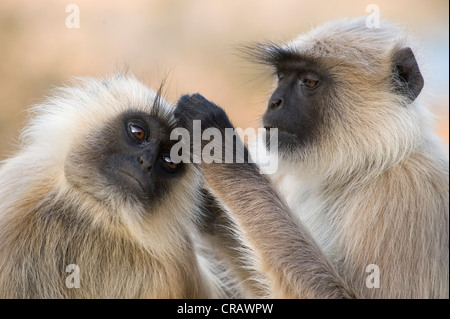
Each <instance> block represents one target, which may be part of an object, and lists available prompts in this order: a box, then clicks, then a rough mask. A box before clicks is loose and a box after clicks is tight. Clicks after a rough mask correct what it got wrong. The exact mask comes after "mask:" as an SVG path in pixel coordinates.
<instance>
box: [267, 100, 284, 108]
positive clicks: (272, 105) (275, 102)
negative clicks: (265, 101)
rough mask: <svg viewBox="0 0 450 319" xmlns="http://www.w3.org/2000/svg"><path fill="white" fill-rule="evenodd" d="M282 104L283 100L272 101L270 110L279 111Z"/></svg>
mask: <svg viewBox="0 0 450 319" xmlns="http://www.w3.org/2000/svg"><path fill="white" fill-rule="evenodd" d="M282 104H283V99H282V98H275V99H272V100H270V101H269V109H271V110H275V109H278V108H279V107H281V105H282Z"/></svg>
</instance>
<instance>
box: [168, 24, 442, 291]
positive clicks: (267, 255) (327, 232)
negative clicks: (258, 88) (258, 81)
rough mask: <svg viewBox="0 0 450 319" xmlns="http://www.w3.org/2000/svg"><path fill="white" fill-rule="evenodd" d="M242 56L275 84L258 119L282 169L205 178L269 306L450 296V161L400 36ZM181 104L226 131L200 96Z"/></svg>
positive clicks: (349, 31) (342, 35)
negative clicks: (244, 247)
mask: <svg viewBox="0 0 450 319" xmlns="http://www.w3.org/2000/svg"><path fill="white" fill-rule="evenodd" d="M246 53H248V54H250V55H251V56H252V57H253V58H254V59H257V60H258V61H260V62H261V63H263V64H267V65H270V66H271V67H272V68H273V70H274V74H276V75H277V77H278V83H277V86H276V88H275V90H274V92H273V95H272V96H271V98H270V100H269V102H268V107H267V110H266V112H265V114H264V116H263V119H262V120H263V121H262V122H263V125H264V127H265V128H267V129H270V128H277V129H278V137H279V139H278V153H277V154H275V153H273V154H271V156H278V158H279V167H278V170H277V172H276V173H275V174H273V175H271V176H270V181H269V180H267V178H266V176H262V175H259V172H258V171H257V169H256V168H255V166H254V165H252V164H249V163H245V164H214V163H212V164H203V165H202V166H203V171H204V174H205V178H206V181H207V185H208V187H209V188H210V189H211V190H212V193H213V194H214V195H215V196H217V197H218V198H219V200H220V201H221V202H222V203H223V207H225V208H226V211H227V213H228V214H230V216H231V217H232V218H233V219H234V220H235V222H236V225H237V226H238V227H239V228H240V230H241V231H242V233H243V236H244V238H245V241H246V242H247V244H248V245H249V246H250V248H251V249H252V250H253V251H254V252H255V256H256V261H255V264H256V267H257V269H258V271H260V272H261V273H263V274H265V276H266V278H267V280H268V283H269V288H270V293H271V296H275V297H291V298H292V297H294V298H296V297H301V298H304V297H308V298H309V297H312V298H328V297H330V298H340V297H343V298H353V297H358V298H448V297H449V178H448V177H449V171H448V170H449V166H448V164H449V163H448V153H447V152H446V151H445V149H444V147H443V146H442V145H441V143H440V142H439V141H438V139H437V138H436V137H435V136H434V135H433V133H432V129H431V128H430V123H429V120H428V119H429V114H428V112H427V110H426V108H425V107H424V105H423V101H421V100H422V96H420V97H419V94H420V93H421V90H422V88H423V85H424V80H423V77H422V75H421V72H420V70H419V67H418V64H417V62H416V59H415V56H414V54H413V52H412V50H411V49H410V47H409V44H408V40H407V38H406V36H404V35H403V34H402V33H401V32H399V31H398V29H397V27H395V26H393V25H390V24H388V23H387V22H384V23H382V24H381V27H380V28H375V29H369V28H367V27H366V25H365V20H364V19H362V18H358V19H351V20H345V19H344V20H339V21H334V22H330V23H327V24H325V25H323V26H320V27H318V28H316V29H314V30H312V31H310V32H309V33H306V34H303V35H300V36H298V37H297V38H296V39H294V40H292V41H290V42H288V43H286V44H284V45H276V44H273V43H269V44H258V45H256V46H252V47H250V48H248V50H247V52H246ZM181 102H182V103H181V104H180V105H179V107H181V109H182V111H183V112H184V113H185V114H189V113H190V115H189V116H188V118H191V119H192V118H194V119H202V120H203V122H205V124H204V126H205V127H208V126H213V127H215V126H216V127H232V125H231V123H230V122H229V121H227V118H226V115H224V114H222V113H223V111H221V110H220V109H219V108H218V107H217V106H214V105H209V106H208V103H209V102H207V101H206V100H204V99H203V98H202V97H201V96H198V95H194V96H191V97H183V98H182V100H181ZM183 112H181V111H180V112H179V114H180V115H179V116H180V117H182V116H185V115H181V114H182V113H183ZM221 112H222V113H221ZM175 114H177V112H175ZM224 119H225V120H224ZM203 122H202V123H203ZM267 140H268V139H266V141H267ZM267 147H269V143H267ZM271 184H273V185H275V187H276V188H277V190H278V192H279V193H280V194H281V196H278V195H277V194H276V192H275V191H273V189H272V188H271V187H272V186H271ZM285 202H286V203H287V206H286V204H284V203H285Z"/></svg>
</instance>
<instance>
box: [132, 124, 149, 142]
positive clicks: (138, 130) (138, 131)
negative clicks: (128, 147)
mask: <svg viewBox="0 0 450 319" xmlns="http://www.w3.org/2000/svg"><path fill="white" fill-rule="evenodd" d="M128 129H129V130H130V132H131V134H133V136H134V137H136V138H137V139H138V140H139V141H143V140H145V139H146V138H147V133H146V132H145V130H144V129H143V128H142V127H140V126H138V125H135V124H130V125H129V126H128Z"/></svg>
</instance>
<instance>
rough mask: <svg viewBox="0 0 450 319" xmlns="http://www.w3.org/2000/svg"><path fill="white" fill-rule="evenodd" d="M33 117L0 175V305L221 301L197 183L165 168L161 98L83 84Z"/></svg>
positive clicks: (114, 85) (118, 79) (195, 176)
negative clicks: (202, 241) (198, 238)
mask: <svg viewBox="0 0 450 319" xmlns="http://www.w3.org/2000/svg"><path fill="white" fill-rule="evenodd" d="M32 111H33V117H32V119H31V122H30V124H29V126H28V127H27V128H26V129H25V130H24V132H23V134H22V136H21V137H22V145H21V148H20V150H19V151H18V152H17V154H16V155H14V156H12V157H11V158H9V159H7V160H6V161H4V162H3V163H2V165H1V167H0V298H218V297H224V296H226V295H227V292H226V290H225V288H224V285H222V283H221V282H220V280H221V279H220V278H218V277H217V276H216V274H214V273H213V272H212V271H211V270H210V268H209V265H208V261H207V260H206V257H205V256H202V255H201V254H200V253H199V252H198V251H199V250H196V247H195V243H194V240H193V236H192V231H193V230H194V229H195V227H196V226H195V223H196V219H198V218H199V210H198V207H199V201H200V200H201V197H200V196H202V194H201V183H202V178H201V175H200V174H199V172H198V168H196V167H195V166H194V165H193V164H185V163H180V164H175V163H173V161H171V158H170V155H169V153H170V148H171V146H172V144H173V143H174V141H171V140H170V139H169V133H170V131H171V130H172V128H173V127H174V125H175V121H174V117H173V114H172V113H173V108H172V107H170V106H169V105H168V103H167V102H165V101H164V100H163V99H162V98H161V94H160V92H157V93H155V92H153V91H151V90H150V89H148V88H146V87H145V86H144V85H143V84H141V83H140V82H139V81H138V80H137V79H136V78H134V77H133V76H128V75H118V76H114V77H111V78H108V79H106V80H96V79H89V78H86V79H81V80H79V81H78V82H76V83H75V84H74V86H72V87H64V88H60V89H57V90H56V91H55V93H54V95H53V97H51V98H49V99H48V100H47V101H45V102H44V103H42V104H39V105H37V106H35V107H34V108H33V110H32ZM75 271H76V273H75ZM74 275H76V276H78V278H76V277H74Z"/></svg>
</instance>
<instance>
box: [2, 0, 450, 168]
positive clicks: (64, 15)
mask: <svg viewBox="0 0 450 319" xmlns="http://www.w3.org/2000/svg"><path fill="white" fill-rule="evenodd" d="M71 4H75V5H76V8H75V9H74V7H73V6H70V5H71ZM370 4H375V5H377V6H378V7H379V9H380V11H381V15H382V17H383V18H387V19H389V20H392V21H394V22H397V23H398V24H400V25H401V26H403V27H404V29H405V30H406V31H407V32H409V33H411V34H412V35H413V36H414V38H415V39H416V40H417V42H418V44H419V47H418V50H417V52H418V55H419V58H421V59H422V61H421V62H422V64H423V73H424V76H425V83H426V84H425V93H426V94H427V95H428V96H429V101H430V103H429V107H430V108H431V110H432V111H433V112H434V113H435V114H436V115H437V116H438V117H437V119H436V120H437V125H436V131H437V132H438V133H439V135H440V136H441V138H442V139H443V140H444V142H445V143H446V145H447V148H448V143H449V139H448V136H449V131H448V122H449V120H448V106H449V39H448V37H449V15H448V12H449V2H448V1H445V0H426V1H425V0H401V1H400V0H399V1H387V0H386V1H385V0H369V1H365V0H345V1H335V0H326V1H325V0H315V1H305V0H278V1H275V0H245V1H243V0H228V1H211V0H189V1H183V0H147V1H106V0H100V1H87V0H69V1H63V0H41V1H31V0H27V1H26V0H1V1H0V160H1V159H4V158H5V157H7V156H8V155H10V154H11V152H12V151H13V150H14V145H15V143H16V142H17V138H18V135H19V132H20V130H21V128H23V126H24V125H25V124H26V114H27V113H26V111H25V110H26V109H27V108H28V107H29V106H30V105H32V104H35V103H38V102H40V101H42V100H43V99H44V97H45V94H46V93H47V92H48V90H49V89H51V88H52V87H55V86H58V85H62V84H64V83H66V82H67V80H68V79H70V77H72V76H95V77H100V76H104V75H108V74H111V73H113V72H114V71H116V70H119V71H120V70H125V69H128V70H129V71H130V72H132V73H135V74H136V75H137V76H138V77H139V78H140V79H141V80H142V81H143V82H144V83H145V84H146V85H148V86H150V87H152V88H154V89H156V88H158V86H159V85H160V83H161V81H162V80H163V79H164V78H166V79H167V83H166V87H165V94H164V96H165V97H166V99H167V100H168V101H169V102H171V103H174V102H176V100H177V99H178V97H179V96H180V95H181V94H184V93H194V92H201V93H202V94H203V95H204V96H205V97H207V98H208V99H210V100H212V101H214V102H216V103H217V104H219V105H221V106H222V107H223V108H224V109H225V110H226V111H227V112H228V114H229V116H230V118H231V120H232V121H233V122H234V124H235V125H236V126H238V127H242V128H247V127H255V128H256V127H258V121H259V118H260V117H261V115H262V113H263V112H264V109H265V106H266V103H267V99H268V96H269V93H270V89H271V86H272V82H271V79H270V77H268V76H267V75H266V76H261V75H262V74H264V73H261V70H260V69H259V70H258V68H255V66H254V65H252V64H251V63H249V62H248V61H245V60H244V59H243V58H242V57H240V56H239V51H238V49H237V47H238V46H239V45H243V44H246V43H250V42H254V41H259V40H271V41H275V42H282V41H286V40H289V39H291V38H293V37H295V36H296V35H297V34H299V33H301V32H305V31H307V30H308V29H310V28H311V27H314V26H317V25H318V24H321V23H322V22H325V21H328V20H331V19H337V18H343V17H357V16H363V15H369V14H370V13H369V12H366V7H367V6H368V5H370ZM77 8H78V9H79V25H77V20H76V17H75V16H73V15H74V14H76V13H77V12H76V11H77ZM66 9H67V10H68V12H66Z"/></svg>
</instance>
